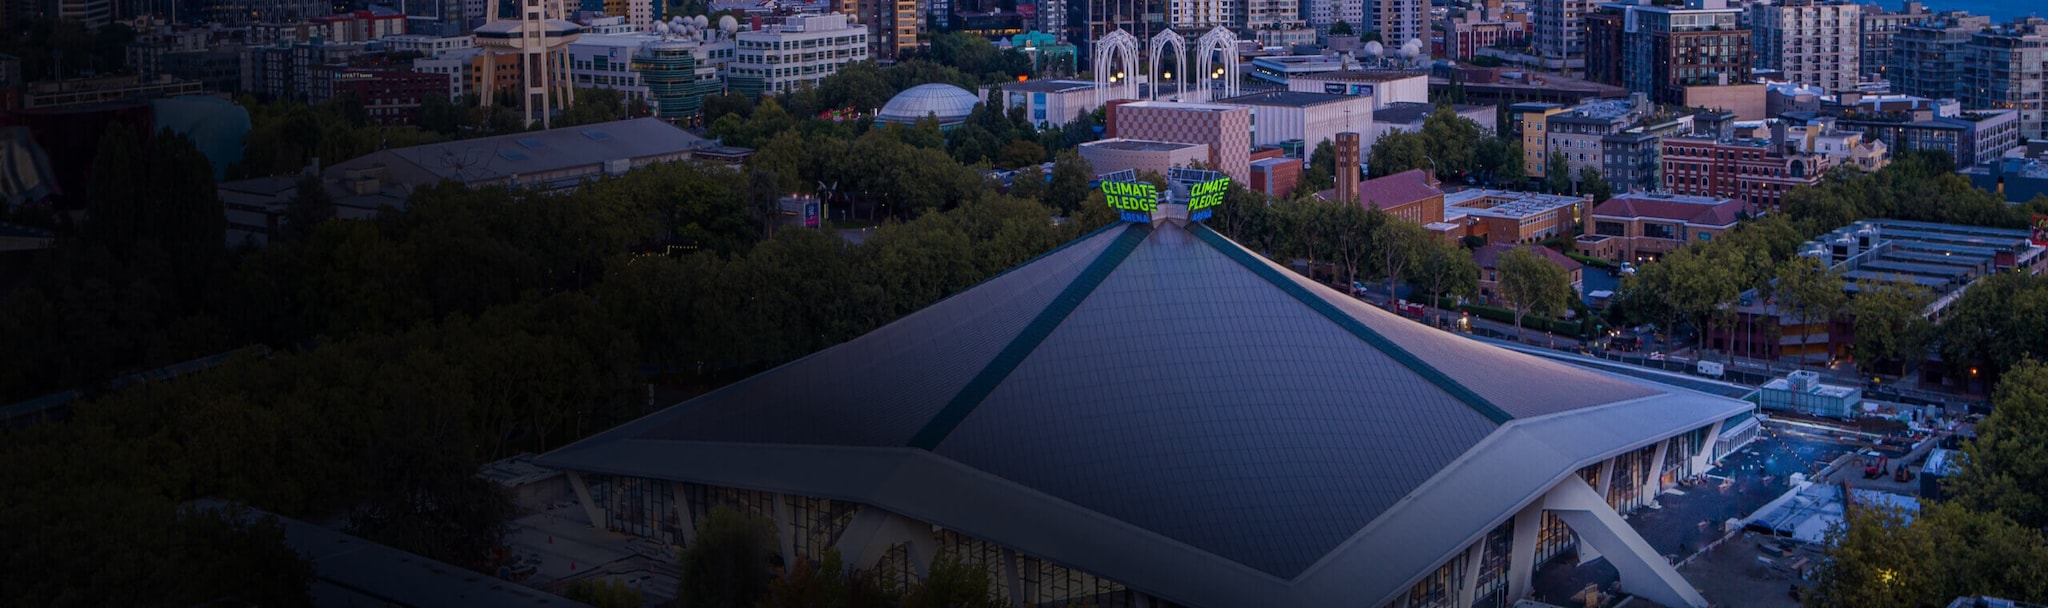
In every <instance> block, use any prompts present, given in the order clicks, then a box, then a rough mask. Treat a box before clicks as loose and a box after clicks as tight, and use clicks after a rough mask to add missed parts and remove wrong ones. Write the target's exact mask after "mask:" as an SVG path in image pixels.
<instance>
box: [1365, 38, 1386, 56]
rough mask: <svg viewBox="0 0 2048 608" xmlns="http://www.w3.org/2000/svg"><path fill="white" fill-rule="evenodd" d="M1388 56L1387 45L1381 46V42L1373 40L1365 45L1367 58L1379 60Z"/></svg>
mask: <svg viewBox="0 0 2048 608" xmlns="http://www.w3.org/2000/svg"><path fill="white" fill-rule="evenodd" d="M1386 54H1387V45H1384V44H1380V41H1378V40H1373V41H1370V42H1367V43H1365V56H1367V57H1374V58H1377V57H1380V56H1383V55H1386Z"/></svg>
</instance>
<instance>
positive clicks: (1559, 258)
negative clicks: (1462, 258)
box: [1472, 243, 1586, 272]
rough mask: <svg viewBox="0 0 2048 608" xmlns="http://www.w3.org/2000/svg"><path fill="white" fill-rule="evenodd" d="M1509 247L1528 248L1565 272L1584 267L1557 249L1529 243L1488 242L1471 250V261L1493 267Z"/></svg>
mask: <svg viewBox="0 0 2048 608" xmlns="http://www.w3.org/2000/svg"><path fill="white" fill-rule="evenodd" d="M1511 248H1521V249H1525V250H1528V251H1529V252H1530V253H1534V254H1536V256H1537V257H1540V258H1543V259H1546V260H1550V263H1552V264H1556V265H1558V266H1559V267H1562V268H1564V269H1565V272H1571V271H1573V270H1578V269H1580V268H1585V267H1586V265H1585V264H1581V263H1579V261H1578V260H1574V259H1571V258H1570V257H1567V256H1566V255H1565V254H1562V253H1558V252H1557V250H1555V249H1551V248H1549V247H1544V246H1541V245H1529V244H1522V245H1514V244H1509V243H1488V244H1487V245H1486V246H1485V247H1480V248H1478V249H1475V250H1473V251H1472V263H1474V264H1478V265H1479V267H1480V268H1493V267H1494V266H1495V265H1497V264H1499V262H1500V256H1501V255H1502V254H1505V253H1507V252H1508V250H1509V249H1511Z"/></svg>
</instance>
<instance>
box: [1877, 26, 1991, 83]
mask: <svg viewBox="0 0 2048 608" xmlns="http://www.w3.org/2000/svg"><path fill="white" fill-rule="evenodd" d="M1990 26H1991V18H1990V17H1972V16H1969V15H1967V14H1963V13H1957V12H1947V13H1942V14H1940V15H1937V16H1934V17H1930V18H1927V19H1923V20H1921V21H1916V22H1913V23H1908V24H1905V25H1901V26H1899V29H1898V31H1897V32H1894V33H1893V34H1892V53H1891V63H1890V64H1887V65H1886V66H1885V72H1884V73H1885V80H1887V81H1890V82H1891V91H1892V92H1893V93H1903V94H1906V95H1918V96H1921V97H1927V98H1931V99H1961V98H1962V96H1963V58H1964V57H1965V56H1967V55H1968V54H1969V53H1968V51H1967V50H1966V49H1965V48H1964V47H1965V46H1967V45H1969V43H1970V36H1971V35H1972V34H1975V33H1977V32H1978V31H1979V30H1982V29H1984V28H1986V27H1990Z"/></svg>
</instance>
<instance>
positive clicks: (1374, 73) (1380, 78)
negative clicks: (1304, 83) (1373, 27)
mask: <svg viewBox="0 0 2048 608" xmlns="http://www.w3.org/2000/svg"><path fill="white" fill-rule="evenodd" d="M1428 76H1429V73H1428V72H1422V71H1410V70H1344V71H1339V72H1323V73H1320V74H1312V75H1310V76H1309V77H1310V78H1316V79H1321V80H1339V81H1343V82H1387V81H1391V80H1406V79H1409V78H1425V77H1428Z"/></svg>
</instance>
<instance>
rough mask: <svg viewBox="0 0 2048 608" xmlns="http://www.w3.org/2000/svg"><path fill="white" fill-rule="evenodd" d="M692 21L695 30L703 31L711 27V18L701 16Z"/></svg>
mask: <svg viewBox="0 0 2048 608" xmlns="http://www.w3.org/2000/svg"><path fill="white" fill-rule="evenodd" d="M693 21H695V24H696V26H697V29H704V27H705V26H708V25H711V18H710V17H705V16H703V15H698V16H697V18H696V19H695V20H693Z"/></svg>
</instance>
